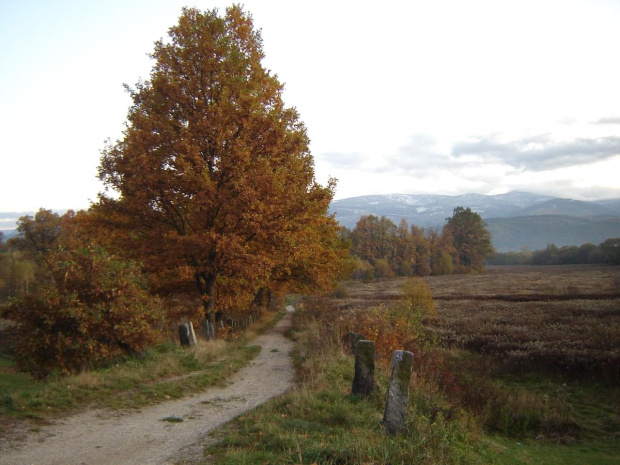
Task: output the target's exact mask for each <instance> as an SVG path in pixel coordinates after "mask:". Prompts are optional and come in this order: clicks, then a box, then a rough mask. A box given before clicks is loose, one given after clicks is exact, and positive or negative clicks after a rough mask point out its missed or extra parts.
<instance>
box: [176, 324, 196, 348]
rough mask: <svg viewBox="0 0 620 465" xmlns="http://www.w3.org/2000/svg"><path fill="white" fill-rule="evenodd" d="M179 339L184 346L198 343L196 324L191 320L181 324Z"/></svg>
mask: <svg viewBox="0 0 620 465" xmlns="http://www.w3.org/2000/svg"><path fill="white" fill-rule="evenodd" d="M179 340H180V341H181V345H182V346H194V345H196V333H194V325H192V322H191V321H190V322H189V323H185V324H184V325H180V326H179Z"/></svg>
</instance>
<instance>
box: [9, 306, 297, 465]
mask: <svg viewBox="0 0 620 465" xmlns="http://www.w3.org/2000/svg"><path fill="white" fill-rule="evenodd" d="M287 310H288V311H287V313H286V316H285V317H284V318H283V319H282V320H280V321H279V322H278V324H277V325H276V326H275V327H274V328H273V329H272V330H270V331H268V332H266V333H265V334H263V335H261V336H259V337H257V338H256V339H255V340H254V341H253V344H256V345H260V346H261V348H262V350H261V352H260V354H259V355H258V357H257V358H256V359H254V360H253V361H252V363H251V365H250V366H247V367H246V368H244V369H242V370H241V371H239V372H238V373H236V374H235V375H234V376H233V377H232V378H231V379H230V384H229V385H228V386H227V387H225V388H213V389H209V390H207V391H205V392H203V393H202V394H196V395H194V396H193V397H188V398H185V399H180V400H176V401H170V402H166V403H164V404H160V405H156V406H154V407H149V408H144V409H142V410H140V411H128V412H116V411H102V410H88V411H86V412H84V413H80V414H78V415H74V416H71V417H67V418H64V419H62V420H58V421H56V422H54V423H53V424H52V425H50V426H46V427H44V428H42V429H41V430H39V431H37V432H34V433H30V434H29V436H28V438H27V439H26V440H25V441H24V442H21V443H19V444H11V445H10V446H3V450H0V464H1V465H22V464H24V465H35V464H36V465H74V464H75V465H117V464H118V465H120V464H122V465H151V464H153V465H155V464H158V465H159V464H170V463H175V461H179V462H185V463H192V462H194V460H195V459H196V458H198V457H202V446H201V444H202V443H204V441H205V437H206V435H207V433H209V432H210V431H212V430H214V429H216V428H217V427H219V426H221V425H223V424H224V423H227V422H228V421H230V420H231V419H233V418H235V417H236V416H238V415H240V414H242V413H244V412H246V411H248V410H250V409H252V408H254V407H256V406H258V405H260V404H262V403H263V402H265V401H267V400H268V399H270V398H272V397H275V396H278V395H281V394H283V393H284V392H285V391H287V390H288V389H289V388H290V387H291V386H292V382H293V367H292V363H291V359H290V356H289V354H290V351H291V349H292V342H291V341H290V340H288V339H287V338H286V337H284V334H283V333H284V332H285V331H286V329H288V328H289V327H290V324H291V321H292V307H288V308H287ZM165 418H169V419H171V418H174V419H177V420H179V421H176V422H171V421H163V419H165ZM180 419H183V421H180Z"/></svg>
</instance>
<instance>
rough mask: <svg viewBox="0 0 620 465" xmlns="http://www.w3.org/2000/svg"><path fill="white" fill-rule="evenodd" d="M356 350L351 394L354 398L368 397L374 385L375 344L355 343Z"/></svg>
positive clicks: (370, 342)
mask: <svg viewBox="0 0 620 465" xmlns="http://www.w3.org/2000/svg"><path fill="white" fill-rule="evenodd" d="M356 349H357V350H356V353H355V375H354V376H353V386H352V388H351V392H352V393H353V394H354V395H356V396H361V397H369V396H370V394H371V393H372V390H373V389H374V384H375V383H374V377H375V343H374V342H373V341H357V344H356Z"/></svg>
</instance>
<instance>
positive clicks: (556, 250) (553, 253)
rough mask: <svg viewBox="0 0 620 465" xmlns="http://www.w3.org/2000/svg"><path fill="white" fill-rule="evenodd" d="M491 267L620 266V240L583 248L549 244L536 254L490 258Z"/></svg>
mask: <svg viewBox="0 0 620 465" xmlns="http://www.w3.org/2000/svg"><path fill="white" fill-rule="evenodd" d="M487 263H488V264H489V265H592V264H608V265H620V238H614V239H607V240H606V241H605V242H602V243H601V244H599V245H595V244H592V243H589V242H588V243H586V244H582V245H581V246H576V245H570V246H563V247H558V246H556V245H555V244H549V245H547V247H546V248H544V249H541V250H535V251H534V252H532V251H530V250H528V249H523V250H521V251H519V252H505V253H497V254H495V255H493V256H491V257H489V258H488V260H487Z"/></svg>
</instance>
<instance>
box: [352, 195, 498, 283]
mask: <svg viewBox="0 0 620 465" xmlns="http://www.w3.org/2000/svg"><path fill="white" fill-rule="evenodd" d="M344 236H345V238H346V239H347V240H348V241H349V242H350V244H351V254H352V256H353V257H354V259H355V271H354V273H353V278H354V279H359V280H365V281H370V280H374V279H381V278H389V277H392V276H428V275H444V274H452V273H470V272H478V271H482V270H483V269H484V262H485V259H486V258H487V257H488V256H489V255H490V254H492V253H493V247H492V245H491V236H490V233H489V231H488V230H487V229H486V225H485V223H484V222H483V221H482V218H481V217H480V215H478V214H477V213H475V212H473V211H471V209H469V208H463V207H457V208H455V209H454V211H453V216H452V217H451V218H448V219H447V222H446V225H445V226H444V227H443V228H442V229H441V230H440V229H439V228H426V229H425V228H420V227H417V226H415V225H412V226H409V224H408V223H407V221H406V220H404V219H403V220H401V221H400V223H399V224H398V226H397V225H396V224H394V222H392V221H391V220H390V219H388V218H386V217H381V218H378V217H376V216H374V215H369V216H363V217H362V218H360V220H359V221H358V222H357V224H356V226H355V228H354V229H353V230H347V229H345V231H344Z"/></svg>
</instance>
